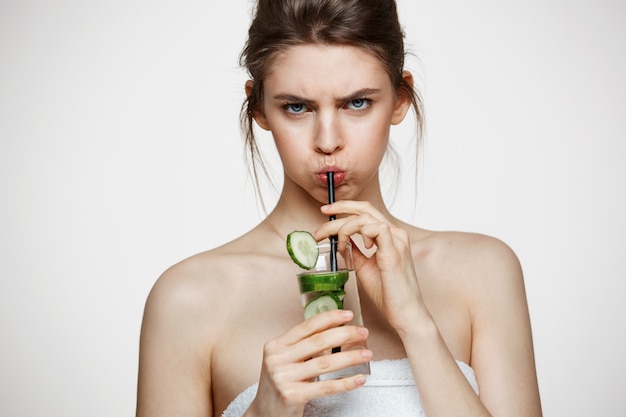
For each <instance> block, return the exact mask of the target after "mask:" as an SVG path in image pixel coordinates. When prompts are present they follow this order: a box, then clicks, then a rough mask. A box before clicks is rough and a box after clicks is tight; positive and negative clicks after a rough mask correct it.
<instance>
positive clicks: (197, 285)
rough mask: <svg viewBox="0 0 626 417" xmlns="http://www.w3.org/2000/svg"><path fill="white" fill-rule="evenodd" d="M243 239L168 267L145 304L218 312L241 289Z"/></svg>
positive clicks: (171, 309) (170, 310) (179, 310)
mask: <svg viewBox="0 0 626 417" xmlns="http://www.w3.org/2000/svg"><path fill="white" fill-rule="evenodd" d="M241 240H245V238H244V237H242V238H240V239H238V240H235V241H233V242H230V243H227V244H225V245H223V246H220V247H218V248H215V249H212V250H209V251H205V252H202V253H199V254H196V255H193V256H190V257H188V258H186V259H184V260H182V261H180V262H178V263H176V264H175V265H173V266H171V267H170V268H168V269H167V270H166V271H165V272H163V274H162V275H161V276H160V277H159V278H158V279H157V281H156V283H155V284H154V287H153V288H152V290H151V292H150V295H149V297H148V301H147V307H146V308H147V309H149V308H151V307H152V308H158V309H160V310H162V311H163V312H164V313H168V314H169V313H171V314H172V315H174V316H180V315H192V316H195V315H197V314H198V313H202V312H203V311H206V310H209V311H213V312H215V311H216V308H217V307H219V306H220V304H222V303H224V302H225V301H224V300H225V299H230V300H231V302H232V298H230V297H231V296H232V295H234V294H237V293H238V291H237V289H238V288H237V287H238V285H241V280H238V279H237V277H241V276H242V274H241V273H238V269H242V268H244V265H243V264H242V262H241V260H242V259H244V257H242V256H241V255H242V252H241V251H240V249H239V248H240V246H241V245H240V243H239V242H240V241H241ZM249 256H250V255H249V254H248V255H247V256H246V257H245V258H248V257H249ZM202 322H203V324H204V325H207V324H210V322H207V321H206V320H203V321H202Z"/></svg>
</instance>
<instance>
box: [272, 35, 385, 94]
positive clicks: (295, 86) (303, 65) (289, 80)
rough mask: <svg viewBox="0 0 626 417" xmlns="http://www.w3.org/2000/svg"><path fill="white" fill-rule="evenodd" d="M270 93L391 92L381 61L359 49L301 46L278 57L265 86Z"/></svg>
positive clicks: (350, 47) (317, 45)
mask: <svg viewBox="0 0 626 417" xmlns="http://www.w3.org/2000/svg"><path fill="white" fill-rule="evenodd" d="M264 85H265V88H266V89H285V90H289V91H294V92H299V93H307V92H309V90H313V89H315V90H320V88H323V89H334V90H337V89H341V90H346V91H347V90H356V89H360V88H364V87H366V88H379V89H382V88H385V87H388V88H391V81H390V79H389V75H388V74H387V73H386V71H385V69H384V66H383V65H382V63H381V62H380V60H379V58H378V57H377V56H376V55H374V54H373V53H371V52H369V51H367V50H365V49H363V48H359V47H355V46H347V45H346V46H344V45H320V44H309V45H298V46H292V47H289V48H287V49H286V50H285V51H283V52H281V53H280V54H278V55H277V56H276V57H274V60H273V62H272V65H271V67H270V71H269V73H268V76H267V78H266V80H265V82H264Z"/></svg>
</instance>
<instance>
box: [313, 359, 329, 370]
mask: <svg viewBox="0 0 626 417" xmlns="http://www.w3.org/2000/svg"><path fill="white" fill-rule="evenodd" d="M316 361H317V367H318V368H319V370H320V371H325V370H327V369H328V368H330V356H329V355H322V356H320V357H319V358H317V359H316Z"/></svg>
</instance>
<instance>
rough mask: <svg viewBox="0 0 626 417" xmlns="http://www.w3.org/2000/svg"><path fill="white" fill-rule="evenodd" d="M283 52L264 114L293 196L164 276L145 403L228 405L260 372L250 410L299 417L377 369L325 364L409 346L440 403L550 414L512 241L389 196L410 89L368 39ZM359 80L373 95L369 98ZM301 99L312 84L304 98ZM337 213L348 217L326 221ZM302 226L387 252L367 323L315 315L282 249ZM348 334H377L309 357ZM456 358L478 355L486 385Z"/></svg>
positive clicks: (430, 407)
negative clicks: (323, 175) (471, 379)
mask: <svg viewBox="0 0 626 417" xmlns="http://www.w3.org/2000/svg"><path fill="white" fill-rule="evenodd" d="M275 66H276V69H275V71H274V73H273V76H270V77H268V79H267V80H266V84H265V87H266V88H265V90H266V93H265V94H266V99H265V104H264V111H263V113H260V114H259V115H257V122H258V124H259V126H261V127H262V128H265V129H268V130H271V131H272V134H273V136H274V139H275V142H276V145H277V148H278V150H279V153H280V155H281V159H282V160H283V164H284V167H285V177H284V178H285V179H284V188H283V191H282V194H281V198H280V200H279V202H278V204H277V206H276V207H275V209H274V210H273V211H272V213H270V215H269V216H268V217H267V218H266V219H265V220H264V221H263V222H262V223H261V224H259V226H257V227H256V228H255V229H253V230H252V231H250V232H248V233H247V234H245V235H244V236H242V237H240V238H238V239H236V240H234V241H232V242H229V243H227V244H225V245H224V246H221V247H219V248H216V249H214V250H211V251H208V252H205V253H202V254H198V255H196V256H193V257H191V258H189V259H187V260H184V261H183V262H181V263H179V264H177V265H175V266H173V267H172V268H170V269H169V270H168V271H166V272H165V273H164V274H163V276H162V277H161V278H160V279H159V280H158V282H157V284H156V285H155V287H154V289H153V291H152V292H151V294H150V296H149V299H148V302H147V305H146V311H145V316H144V324H143V327H142V335H141V352H140V372H139V392H138V408H137V410H138V411H137V415H138V416H171V415H185V416H219V415H221V414H222V412H223V411H224V410H225V409H226V407H227V406H228V404H229V403H230V402H231V401H232V400H233V399H234V398H235V396H236V395H238V394H239V393H240V392H242V391H243V390H244V389H245V388H247V387H248V386H250V385H252V384H253V383H255V382H259V390H258V394H257V397H256V399H255V400H254V402H253V403H252V405H251V407H250V409H249V410H248V413H247V414H246V415H249V416H255V415H258V416H261V415H266V416H267V415H281V416H301V415H302V412H303V409H304V405H305V404H306V402H307V401H309V400H310V399H312V398H316V397H319V396H322V395H330V394H335V393H341V392H345V391H348V390H352V389H358V387H360V386H361V385H362V384H363V383H364V380H365V379H364V378H363V377H362V376H355V377H350V378H345V379H340V380H335V381H324V382H311V378H312V377H314V376H315V375H319V374H321V373H324V372H327V371H329V370H332V369H338V368H341V367H344V366H348V365H351V364H356V363H361V362H365V361H367V360H381V359H398V358H403V357H408V359H409V362H410V364H411V367H412V369H413V373H414V376H415V380H416V384H417V387H418V388H419V391H420V395H421V397H422V401H423V403H424V407H425V410H426V412H427V415H437V416H442V415H475V416H489V415H493V416H540V415H541V408H540V402H539V394H538V390H537V381H536V376H535V375H536V373H535V365H534V358H533V349H532V339H531V332H530V323H529V318H528V310H527V306H526V298H525V293H524V284H523V278H522V273H521V269H520V266H519V264H518V262H517V259H516V257H515V255H514V254H513V253H512V252H511V250H510V249H509V248H508V247H507V246H506V245H504V244H503V243H502V242H500V241H498V240H496V239H493V238H490V237H486V236H482V235H474V234H465V233H455V232H432V231H427V230H424V229H420V228H417V227H413V226H411V225H408V224H406V223H404V222H401V221H400V220H398V219H396V218H394V217H393V216H392V215H391V213H390V212H389V211H388V210H387V208H386V206H385V204H384V201H383V199H382V196H381V194H380V184H379V179H378V173H377V167H378V164H379V163H380V159H381V158H382V154H383V153H384V150H385V148H386V140H387V135H388V128H389V126H390V125H391V124H394V123H399V122H401V121H402V119H403V118H404V115H405V114H406V112H407V110H408V107H409V104H408V102H407V100H406V99H403V98H402V97H397V96H396V95H395V94H394V92H393V90H392V89H391V88H390V85H389V83H388V82H387V83H386V82H385V79H386V78H385V77H386V75H385V74H384V72H382V71H380V67H379V66H377V62H376V60H375V58H374V57H373V56H371V55H368V54H367V53H365V52H363V51H360V50H358V49H357V48H351V47H336V46H326V47H319V46H312V45H311V46H306V47H297V48H293V50H290V51H289V52H288V53H286V54H285V55H284V56H283V57H280V58H277V63H276V64H275ZM283 71H284V72H283ZM330 74H332V77H329V75H330ZM405 76H406V77H410V75H409V74H406V75H405ZM381 77H382V78H381ZM329 80H333V81H332V82H331V81H329ZM354 91H357V92H359V94H364V97H363V98H365V99H371V103H370V102H367V103H366V105H365V107H362V105H363V100H355V99H354V97H352V96H351V95H350V94H351V93H352V92H354ZM364 92H365V93H366V94H365V93H364ZM285 93H289V94H287V95H289V100H288V102H287V105H285V100H284V97H285ZM346 97H348V98H349V100H347V101H346V100H344V101H342V100H343V99H344V98H346ZM294 98H305V99H306V101H304V103H305V104H306V106H305V107H304V111H303V110H302V109H303V107H301V106H292V104H293V103H292V102H293V99H294ZM346 103H347V104H346ZM297 104H299V103H297ZM285 109H286V110H285ZM363 109H365V110H363ZM357 110H358V112H357ZM368 123H369V124H368ZM359 129H361V130H359ZM386 129H387V130H386ZM354 132H359V134H355V133H354ZM386 132H387V133H386ZM294 137H297V142H295V141H294V140H293V138H294ZM381 138H382V142H381ZM368 143H371V146H368ZM357 144H358V146H357ZM325 167H340V168H341V169H342V171H341V172H342V173H344V174H345V176H342V177H341V181H340V182H339V184H338V186H337V196H338V199H339V200H340V201H338V202H337V203H335V204H333V205H332V206H325V205H324V200H325V184H324V183H323V181H322V182H320V179H319V175H316V174H319V172H320V170H321V171H323V170H324V169H325ZM331 214H334V215H336V216H337V217H338V219H337V220H336V221H333V222H328V221H327V219H328V216H329V215H331ZM295 229H306V230H311V231H315V236H316V238H317V239H318V240H322V239H325V238H327V237H328V236H330V235H334V234H337V235H338V236H339V238H340V239H342V240H348V239H354V240H355V243H356V244H357V245H358V246H359V247H360V248H361V250H362V251H363V252H375V254H374V255H373V256H371V257H369V258H368V257H366V256H364V255H362V254H361V252H360V251H358V250H357V251H355V264H356V265H355V269H356V272H357V275H358V277H359V282H360V285H361V288H362V290H363V292H364V296H363V299H362V312H363V318H364V322H365V325H366V328H365V329H364V328H356V327H353V326H341V327H337V326H339V325H340V324H343V323H345V322H348V321H349V317H346V316H343V315H342V313H341V312H338V311H335V312H329V313H325V314H321V315H319V316H316V317H313V318H312V319H310V320H308V321H306V322H303V319H302V307H301V305H300V301H299V296H298V289H297V285H296V280H295V273H296V268H295V266H294V264H293V262H292V261H291V260H290V259H289V256H288V255H287V252H286V249H285V236H286V235H287V233H288V232H290V231H292V230H295ZM347 340H351V341H356V340H367V345H368V349H369V350H362V351H356V352H341V353H338V354H335V355H330V356H329V357H327V358H325V359H322V360H319V359H314V360H308V359H307V358H310V357H311V356H313V354H314V353H315V352H317V351H321V350H324V349H327V348H331V347H333V346H336V345H337V343H338V342H342V341H347ZM372 355H373V356H372ZM455 359H456V360H460V361H463V362H466V363H468V364H469V365H470V366H472V368H473V369H474V371H475V373H476V377H477V381H478V384H479V387H480V397H477V396H476V395H475V394H474V392H473V391H472V389H471V387H470V386H469V384H468V383H467V381H466V380H465V378H464V377H463V375H462V374H461V372H460V371H459V368H458V366H457V365H456V363H455Z"/></svg>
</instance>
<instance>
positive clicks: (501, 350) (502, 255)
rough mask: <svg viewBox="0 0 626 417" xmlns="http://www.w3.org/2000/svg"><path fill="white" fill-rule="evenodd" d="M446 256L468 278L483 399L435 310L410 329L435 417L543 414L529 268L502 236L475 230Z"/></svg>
mask: <svg viewBox="0 0 626 417" xmlns="http://www.w3.org/2000/svg"><path fill="white" fill-rule="evenodd" d="M462 240H463V241H462V242H457V243H458V246H460V248H459V249H458V250H457V252H455V253H454V254H452V255H450V256H445V262H446V263H448V264H451V266H449V267H446V268H445V270H446V272H445V273H446V274H452V275H453V276H456V277H463V281H464V284H460V283H459V282H457V281H456V280H455V284H456V285H457V286H460V285H463V291H464V292H465V293H466V294H467V296H466V299H467V300H466V301H467V303H468V307H469V314H470V319H471V326H472V328H471V331H472V333H471V335H472V337H471V357H470V364H471V366H472V368H473V369H474V371H475V373H476V378H477V381H478V386H479V390H480V397H479V399H480V401H477V397H476V396H475V395H474V393H473V391H472V390H471V389H468V388H469V385H468V384H467V382H466V381H465V379H464V378H463V377H462V376H461V373H460V372H459V370H458V367H457V366H456V364H453V361H452V359H453V358H452V356H451V354H450V352H449V350H448V349H447V347H446V345H445V343H444V342H443V340H442V337H441V335H440V333H439V331H438V329H437V328H436V326H435V325H434V322H433V321H432V319H431V318H430V317H428V314H427V312H425V313H424V314H423V317H422V318H421V319H417V320H416V322H417V323H421V325H418V326H415V328H414V330H415V331H414V332H411V333H410V335H405V337H404V338H403V341H404V343H405V346H406V349H407V352H409V353H408V354H409V357H410V358H411V363H412V365H413V372H414V374H415V375H416V383H417V384H418V387H420V394H421V395H422V397H423V400H424V405H425V408H426V409H427V410H429V411H430V415H437V416H440V415H459V414H463V415H472V416H473V415H476V416H489V415H492V416H528V417H530V416H533V417H537V416H541V405H540V401H539V393H538V388H537V380H536V373H535V365H534V355H533V347H532V337H531V332H530V320H529V316H528V308H527V305H526V297H525V293H524V283H523V277H522V273H521V268H520V266H519V263H518V261H517V258H516V257H515V255H514V254H513V252H512V251H511V250H510V249H509V248H508V247H507V246H506V245H504V244H503V243H502V242H500V241H498V240H496V239H492V238H488V237H485V236H479V235H470V236H469V237H465V238H463V239H462Z"/></svg>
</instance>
